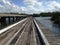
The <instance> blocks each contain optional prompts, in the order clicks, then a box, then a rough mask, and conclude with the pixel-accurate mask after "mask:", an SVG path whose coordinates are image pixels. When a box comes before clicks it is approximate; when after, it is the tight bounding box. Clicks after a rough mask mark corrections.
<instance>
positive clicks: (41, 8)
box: [0, 0, 60, 14]
mask: <svg viewBox="0 0 60 45" xmlns="http://www.w3.org/2000/svg"><path fill="white" fill-rule="evenodd" d="M55 11H59V12H60V0H0V13H10V12H13V13H27V14H33V13H37V14H39V13H41V12H55Z"/></svg>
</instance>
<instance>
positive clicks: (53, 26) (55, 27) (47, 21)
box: [36, 17, 60, 35]
mask: <svg viewBox="0 0 60 45" xmlns="http://www.w3.org/2000/svg"><path fill="white" fill-rule="evenodd" d="M50 18H51V17H36V20H38V21H39V22H40V23H41V24H42V25H43V26H44V27H45V28H48V29H49V30H51V31H53V32H54V33H57V34H59V35H60V27H59V25H58V24H55V23H53V21H51V20H50Z"/></svg>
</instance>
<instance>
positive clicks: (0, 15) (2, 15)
mask: <svg viewBox="0 0 60 45" xmlns="http://www.w3.org/2000/svg"><path fill="white" fill-rule="evenodd" d="M6 16H12V17H13V16H23V17H24V16H27V15H19V14H2V13H1V14H0V17H6Z"/></svg>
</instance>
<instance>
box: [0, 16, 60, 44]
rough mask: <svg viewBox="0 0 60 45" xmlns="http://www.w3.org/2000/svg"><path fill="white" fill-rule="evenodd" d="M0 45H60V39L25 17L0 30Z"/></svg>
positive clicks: (33, 20) (30, 18)
mask: <svg viewBox="0 0 60 45" xmlns="http://www.w3.org/2000/svg"><path fill="white" fill-rule="evenodd" d="M0 45H60V37H59V36H58V35H57V34H55V33H53V32H51V31H50V30H49V29H46V28H45V27H44V26H43V25H42V24H40V23H39V22H38V21H37V20H36V19H35V18H34V17H26V18H24V19H22V20H21V21H19V22H17V23H15V24H13V25H10V26H8V27H6V28H4V29H1V30H0Z"/></svg>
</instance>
